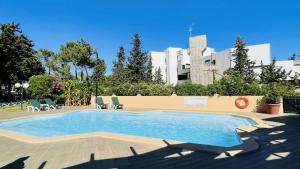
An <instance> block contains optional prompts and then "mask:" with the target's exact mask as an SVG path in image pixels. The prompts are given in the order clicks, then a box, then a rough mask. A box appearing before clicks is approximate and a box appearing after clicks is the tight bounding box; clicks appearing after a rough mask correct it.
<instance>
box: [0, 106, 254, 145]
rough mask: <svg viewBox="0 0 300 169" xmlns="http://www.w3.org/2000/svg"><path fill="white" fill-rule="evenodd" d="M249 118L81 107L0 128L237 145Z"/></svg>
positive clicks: (37, 134)
mask: <svg viewBox="0 0 300 169" xmlns="http://www.w3.org/2000/svg"><path fill="white" fill-rule="evenodd" d="M255 124H256V123H255V122H254V121H253V120H251V119H250V118H246V117H241V116H234V115H220V114H211V113H190V112H141V113H133V112H113V111H99V110H83V111H77V112H70V113H64V114H58V115H51V116H35V117H30V118H24V119H17V120H9V121H2V122H0V129H6V130H11V131H15V132H20V133H24V134H27V135H31V136H35V137H53V136H63V135H71V134H80V133H91V132H97V131H105V132H112V133H120V134H127V135H135V136H144V137H152V138H160V139H170V140H176V141H182V142H189V143H198V144H206V145H214V146H222V147H231V146H235V145H240V144H241V143H242V140H241V138H240V137H239V135H238V134H237V133H236V131H235V129H236V128H237V127H241V126H249V125H255Z"/></svg>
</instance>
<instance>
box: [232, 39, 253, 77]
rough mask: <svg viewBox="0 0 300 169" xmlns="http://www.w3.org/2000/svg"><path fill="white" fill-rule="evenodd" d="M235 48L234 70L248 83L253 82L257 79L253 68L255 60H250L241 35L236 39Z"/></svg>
mask: <svg viewBox="0 0 300 169" xmlns="http://www.w3.org/2000/svg"><path fill="white" fill-rule="evenodd" d="M235 48H236V49H235V51H234V56H235V58H234V63H235V65H234V68H233V71H234V72H236V73H238V74H239V75H240V76H241V77H242V78H243V79H244V80H245V81H246V82H247V83H252V82H253V81H255V79H256V74H255V73H254V70H253V69H254V65H255V62H254V61H250V60H249V56H248V54H247V53H248V49H246V48H245V43H244V41H243V39H242V38H241V37H240V36H238V37H237V39H236V43H235Z"/></svg>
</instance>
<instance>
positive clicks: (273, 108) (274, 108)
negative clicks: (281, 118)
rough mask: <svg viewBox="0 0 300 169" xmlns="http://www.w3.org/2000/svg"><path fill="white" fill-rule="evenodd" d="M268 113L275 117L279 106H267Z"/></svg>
mask: <svg viewBox="0 0 300 169" xmlns="http://www.w3.org/2000/svg"><path fill="white" fill-rule="evenodd" d="M267 107H268V113H269V114H272V115H277V114H278V113H279V109H280V104H267Z"/></svg>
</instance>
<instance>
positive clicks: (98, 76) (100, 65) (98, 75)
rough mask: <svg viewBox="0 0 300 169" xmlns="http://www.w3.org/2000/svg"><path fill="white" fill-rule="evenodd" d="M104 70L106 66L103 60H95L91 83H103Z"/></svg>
mask: <svg viewBox="0 0 300 169" xmlns="http://www.w3.org/2000/svg"><path fill="white" fill-rule="evenodd" d="M105 69H106V65H105V62H104V60H103V59H101V58H99V59H97V60H96V62H95V66H94V71H93V74H92V77H91V79H92V81H93V82H100V81H102V82H103V81H104V78H105Z"/></svg>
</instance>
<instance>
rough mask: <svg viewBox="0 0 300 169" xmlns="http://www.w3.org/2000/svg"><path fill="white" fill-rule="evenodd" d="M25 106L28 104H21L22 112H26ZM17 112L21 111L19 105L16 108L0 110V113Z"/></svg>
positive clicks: (10, 107)
mask: <svg viewBox="0 0 300 169" xmlns="http://www.w3.org/2000/svg"><path fill="white" fill-rule="evenodd" d="M27 106H28V103H23V111H24V110H26V108H27ZM19 111H21V104H18V105H16V106H9V107H4V108H0V112H19Z"/></svg>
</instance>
